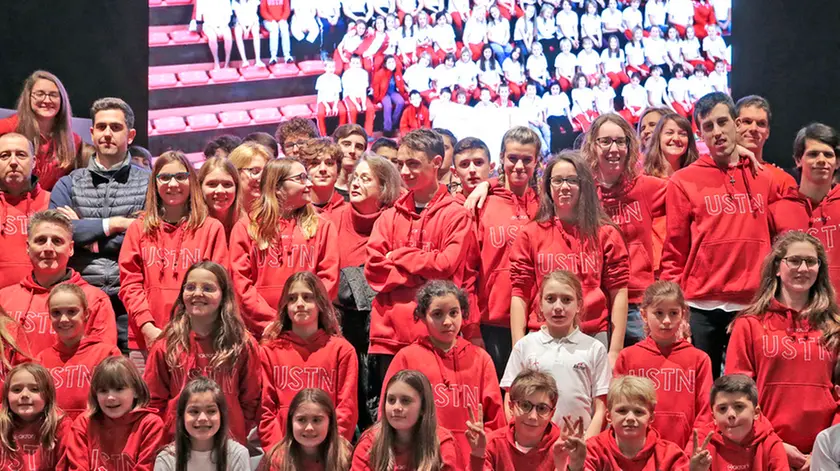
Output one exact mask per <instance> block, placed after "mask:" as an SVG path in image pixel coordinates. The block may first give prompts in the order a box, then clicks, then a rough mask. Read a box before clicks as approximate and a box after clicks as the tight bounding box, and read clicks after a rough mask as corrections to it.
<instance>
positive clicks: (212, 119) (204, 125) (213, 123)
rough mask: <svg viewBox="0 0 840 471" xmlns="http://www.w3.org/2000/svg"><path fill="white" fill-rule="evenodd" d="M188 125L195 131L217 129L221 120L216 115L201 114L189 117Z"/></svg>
mask: <svg viewBox="0 0 840 471" xmlns="http://www.w3.org/2000/svg"><path fill="white" fill-rule="evenodd" d="M187 124H189V125H190V128H191V129H192V130H193V131H198V130H201V129H215V128H217V127H219V120H218V119H216V114H215V113H201V114H194V115H192V116H187Z"/></svg>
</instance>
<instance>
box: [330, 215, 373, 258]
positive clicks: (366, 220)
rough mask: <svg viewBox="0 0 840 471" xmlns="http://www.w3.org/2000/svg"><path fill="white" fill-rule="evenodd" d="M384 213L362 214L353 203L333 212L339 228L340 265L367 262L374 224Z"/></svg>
mask: <svg viewBox="0 0 840 471" xmlns="http://www.w3.org/2000/svg"><path fill="white" fill-rule="evenodd" d="M381 215H382V211H377V212H375V213H373V214H361V213H359V212H358V211H356V208H354V207H353V205H352V204H346V205H344V206H342V207H341V208H338V209H337V210H336V212H335V213H334V214H333V221H334V222H335V225H336V229H337V230H338V240H340V241H341V243H340V244H338V260H339V265H338V266H339V267H340V268H344V267H360V266H362V265H364V264H365V262H367V242H368V239H370V233H371V232H372V231H373V224H374V223H375V222H376V220H377V219H379V216H381Z"/></svg>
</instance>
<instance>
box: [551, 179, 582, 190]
mask: <svg viewBox="0 0 840 471" xmlns="http://www.w3.org/2000/svg"><path fill="white" fill-rule="evenodd" d="M564 183H565V184H567V185H569V186H570V187H574V188H577V187H579V186H580V178H578V177H565V178H564V177H554V178H552V179H551V186H553V187H554V188H560V187H561V186H563V184H564Z"/></svg>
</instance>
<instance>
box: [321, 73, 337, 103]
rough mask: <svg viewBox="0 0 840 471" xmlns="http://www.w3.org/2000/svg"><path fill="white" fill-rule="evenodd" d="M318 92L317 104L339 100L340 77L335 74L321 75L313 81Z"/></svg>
mask: <svg viewBox="0 0 840 471" xmlns="http://www.w3.org/2000/svg"><path fill="white" fill-rule="evenodd" d="M315 90H317V91H318V98H317V100H318V103H333V102H336V101H339V100H341V77H339V76H338V75H336V74H323V75H321V76H320V77H318V80H316V81H315Z"/></svg>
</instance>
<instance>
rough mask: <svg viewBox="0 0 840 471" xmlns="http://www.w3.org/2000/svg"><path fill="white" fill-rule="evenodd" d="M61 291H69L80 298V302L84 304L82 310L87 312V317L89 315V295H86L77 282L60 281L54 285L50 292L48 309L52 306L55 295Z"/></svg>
mask: <svg viewBox="0 0 840 471" xmlns="http://www.w3.org/2000/svg"><path fill="white" fill-rule="evenodd" d="M61 293H68V294H72V295H73V296H75V297H76V299H78V300H79V304H81V305H82V311H83V312H85V317H87V310H88V300H87V295H85V292H84V290H83V289H82V288H81V287H80V286H79V285H77V284H75V283H70V282H64V283H60V284H58V285H56V286H54V287H53V289H51V290H50V294H49V295H48V296H47V309H49V308H50V304H52V299H53V296H55V295H57V294H61Z"/></svg>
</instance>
